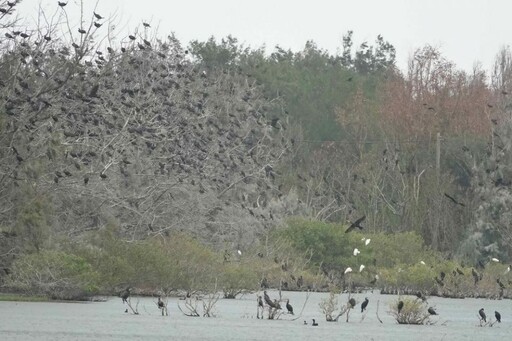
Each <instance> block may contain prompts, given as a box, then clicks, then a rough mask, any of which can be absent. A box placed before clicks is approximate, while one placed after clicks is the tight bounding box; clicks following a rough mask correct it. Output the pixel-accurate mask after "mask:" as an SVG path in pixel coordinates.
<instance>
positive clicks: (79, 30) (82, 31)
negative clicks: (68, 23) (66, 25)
mask: <svg viewBox="0 0 512 341" xmlns="http://www.w3.org/2000/svg"><path fill="white" fill-rule="evenodd" d="M78 33H80V34H86V33H87V31H86V30H84V29H83V28H79V29H78Z"/></svg>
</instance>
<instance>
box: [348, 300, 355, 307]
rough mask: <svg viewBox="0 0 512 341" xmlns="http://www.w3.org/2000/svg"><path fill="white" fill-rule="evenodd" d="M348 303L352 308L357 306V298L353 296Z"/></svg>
mask: <svg viewBox="0 0 512 341" xmlns="http://www.w3.org/2000/svg"><path fill="white" fill-rule="evenodd" d="M348 304H350V308H354V307H355V306H356V300H355V299H354V298H351V299H349V300H348Z"/></svg>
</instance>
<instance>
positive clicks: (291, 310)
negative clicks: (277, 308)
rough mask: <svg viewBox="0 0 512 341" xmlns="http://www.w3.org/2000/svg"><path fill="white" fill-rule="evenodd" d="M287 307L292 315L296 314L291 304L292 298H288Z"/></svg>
mask: <svg viewBox="0 0 512 341" xmlns="http://www.w3.org/2000/svg"><path fill="white" fill-rule="evenodd" d="M286 309H288V312H289V313H290V314H292V315H294V313H293V307H292V305H291V304H290V300H286Z"/></svg>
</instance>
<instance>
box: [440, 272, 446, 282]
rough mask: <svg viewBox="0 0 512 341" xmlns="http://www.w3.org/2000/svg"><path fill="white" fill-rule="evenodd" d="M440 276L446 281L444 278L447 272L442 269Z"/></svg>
mask: <svg viewBox="0 0 512 341" xmlns="http://www.w3.org/2000/svg"><path fill="white" fill-rule="evenodd" d="M439 276H440V277H441V281H444V278H445V277H446V274H445V273H444V271H441V273H440V274H439Z"/></svg>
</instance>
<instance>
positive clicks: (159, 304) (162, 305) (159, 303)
mask: <svg viewBox="0 0 512 341" xmlns="http://www.w3.org/2000/svg"><path fill="white" fill-rule="evenodd" d="M157 304H158V309H163V308H164V307H165V304H164V301H162V299H161V298H160V297H158V303H157Z"/></svg>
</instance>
